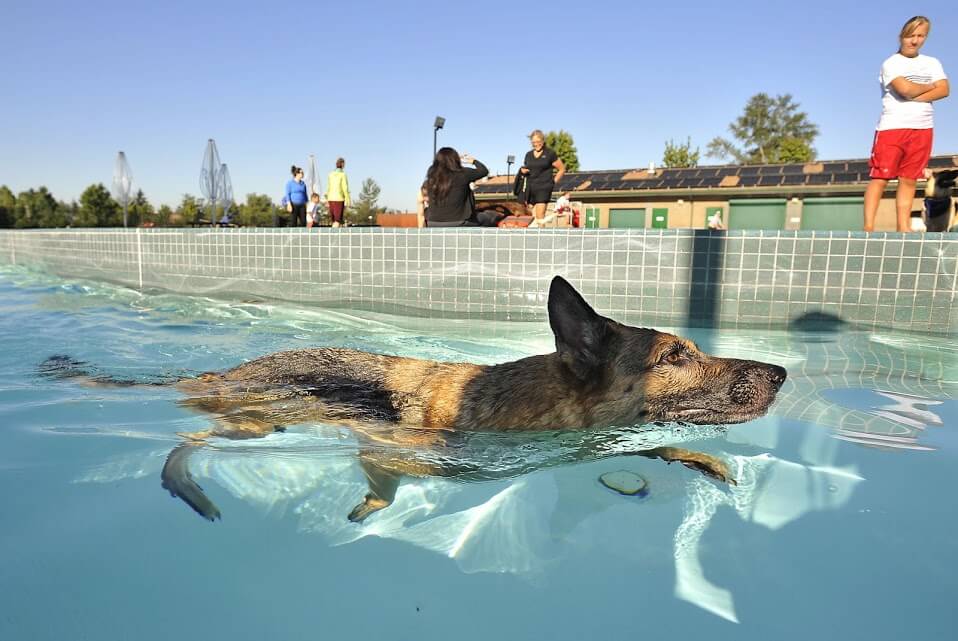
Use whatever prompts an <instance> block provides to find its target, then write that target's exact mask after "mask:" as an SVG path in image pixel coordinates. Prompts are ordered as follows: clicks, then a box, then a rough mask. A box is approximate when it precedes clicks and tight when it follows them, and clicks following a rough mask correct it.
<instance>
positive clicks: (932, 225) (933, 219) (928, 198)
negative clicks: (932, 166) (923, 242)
mask: <svg viewBox="0 0 958 641" xmlns="http://www.w3.org/2000/svg"><path fill="white" fill-rule="evenodd" d="M956 180H958V169H946V170H944V171H939V172H937V173H935V174H934V175H932V177H931V178H929V179H928V182H927V183H926V184H925V212H924V214H925V229H926V231H948V230H949V229H952V228H953V227H955V226H956V225H958V203H956V204H955V206H954V208H952V204H951V193H952V190H954V188H955V182H956Z"/></svg>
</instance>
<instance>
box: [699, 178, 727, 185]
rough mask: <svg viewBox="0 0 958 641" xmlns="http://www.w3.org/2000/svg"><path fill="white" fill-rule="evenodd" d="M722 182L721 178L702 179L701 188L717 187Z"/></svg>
mask: <svg viewBox="0 0 958 641" xmlns="http://www.w3.org/2000/svg"><path fill="white" fill-rule="evenodd" d="M721 182H722V177H721V176H707V177H706V178H703V179H702V184H701V185H700V186H701V187H718V186H719V184H720V183H721Z"/></svg>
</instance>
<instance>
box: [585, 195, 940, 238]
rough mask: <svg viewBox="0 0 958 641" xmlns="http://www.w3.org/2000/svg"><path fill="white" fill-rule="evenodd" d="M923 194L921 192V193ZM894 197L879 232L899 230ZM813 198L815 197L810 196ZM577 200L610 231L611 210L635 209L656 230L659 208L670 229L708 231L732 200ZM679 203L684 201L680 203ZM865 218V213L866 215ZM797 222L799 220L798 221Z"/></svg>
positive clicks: (920, 203)
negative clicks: (713, 215)
mask: <svg viewBox="0 0 958 641" xmlns="http://www.w3.org/2000/svg"><path fill="white" fill-rule="evenodd" d="M919 192H921V190H919ZM886 193H887V194H888V195H890V196H891V197H890V198H884V199H882V201H881V203H880V204H879V206H878V214H877V216H876V218H875V231H892V232H893V231H896V229H897V220H898V218H897V210H896V205H895V198H894V191H893V190H891V189H889V190H888V191H887V192H886ZM863 194H864V187H863V188H862V192H861V194H845V195H863ZM741 197H742V196H741V195H737V196H735V197H734V198H733V199H739V198H741ZM766 197H784V196H774V195H772V196H766ZM809 197H811V196H809ZM573 200H577V201H580V202H582V203H583V204H584V205H587V206H590V207H598V208H599V210H600V214H599V227H600V228H607V227H609V210H611V209H634V208H644V209H645V210H646V227H649V228H650V227H651V226H652V210H653V209H655V208H665V209H668V210H669V229H704V228H705V227H706V224H705V220H706V211H707V209H708V208H709V207H722V209H723V212H724V216H723V219H724V220H725V222H726V223H727V222H728V213H729V202H728V201H729V200H730V199H720V198H715V197H710V198H707V199H702V200H699V199H695V198H692V199H690V198H688V197H687V196H686V197H681V198H680V197H679V196H676V198H674V199H664V198H655V199H646V198H644V197H642V196H641V195H637V196H635V197H634V198H616V199H614V200H607V199H602V200H592V199H590V198H589V196H588V194H587V193H583V192H580V193H573ZM679 200H682V202H681V203H680V202H679ZM803 201H804V198H803V197H802V196H798V197H797V200H795V198H789V200H788V203H787V208H786V218H785V229H787V230H791V229H799V228H800V227H801V215H802V203H803ZM923 207H924V194H922V193H919V194H918V195H917V196H916V197H915V199H914V201H913V203H912V211H920V210H922V209H923ZM862 216H863V217H864V212H863V213H862ZM796 219H797V220H796Z"/></svg>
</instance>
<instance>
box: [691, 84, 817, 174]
mask: <svg viewBox="0 0 958 641" xmlns="http://www.w3.org/2000/svg"><path fill="white" fill-rule="evenodd" d="M798 107H799V105H798V103H796V102H794V101H793V100H792V96H791V94H785V95H781V96H775V97H774V98H772V97H770V96H769V95H768V94H765V93H759V94H755V95H754V96H752V97H751V98H749V101H748V103H747V104H746V105H745V112H744V113H743V114H742V115H741V116H739V117H738V118H737V119H736V120H735V122H733V123H731V124H730V125H729V131H731V132H732V135H733V136H734V137H735V139H736V140H737V141H738V142H739V143H741V145H742V147H741V148H739V147H736V146H735V144H734V143H733V142H731V141H729V140H727V139H725V138H721V137H716V138H714V139H712V141H711V142H710V143H709V146H708V151H707V155H708V156H710V157H713V158H729V157H731V158H733V159H734V160H735V161H736V162H737V163H739V164H741V165H758V164H766V163H779V162H799V161H806V160H814V158H815V149H814V147H812V143H813V142H814V140H815V137H816V136H818V126H817V125H815V124H813V123H812V122H810V121H809V120H808V115H807V114H806V113H805V112H804V111H798ZM796 159H797V160H796Z"/></svg>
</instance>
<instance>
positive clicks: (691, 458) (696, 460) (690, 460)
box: [646, 447, 738, 485]
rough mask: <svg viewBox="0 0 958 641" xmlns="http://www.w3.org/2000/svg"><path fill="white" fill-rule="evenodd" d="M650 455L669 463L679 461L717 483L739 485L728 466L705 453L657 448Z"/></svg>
mask: <svg viewBox="0 0 958 641" xmlns="http://www.w3.org/2000/svg"><path fill="white" fill-rule="evenodd" d="M649 455H651V456H655V457H658V458H660V459H662V460H663V461H667V462H668V463H672V462H673V461H677V462H679V463H681V464H682V465H684V466H685V467H687V468H689V469H690V470H695V471H697V472H701V473H702V474H704V475H706V476H709V477H711V478H713V479H715V480H717V481H722V482H723V483H728V484H729V485H738V483H737V482H736V481H735V479H734V478H732V474H731V472H729V469H728V465H726V464H725V461H723V460H722V459H720V458H718V457H717V456H712V455H711V454H706V453H704V452H692V451H691V450H686V449H682V448H680V447H657V448H655V449H654V450H651V451H649V452H648V453H646V456H649Z"/></svg>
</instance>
